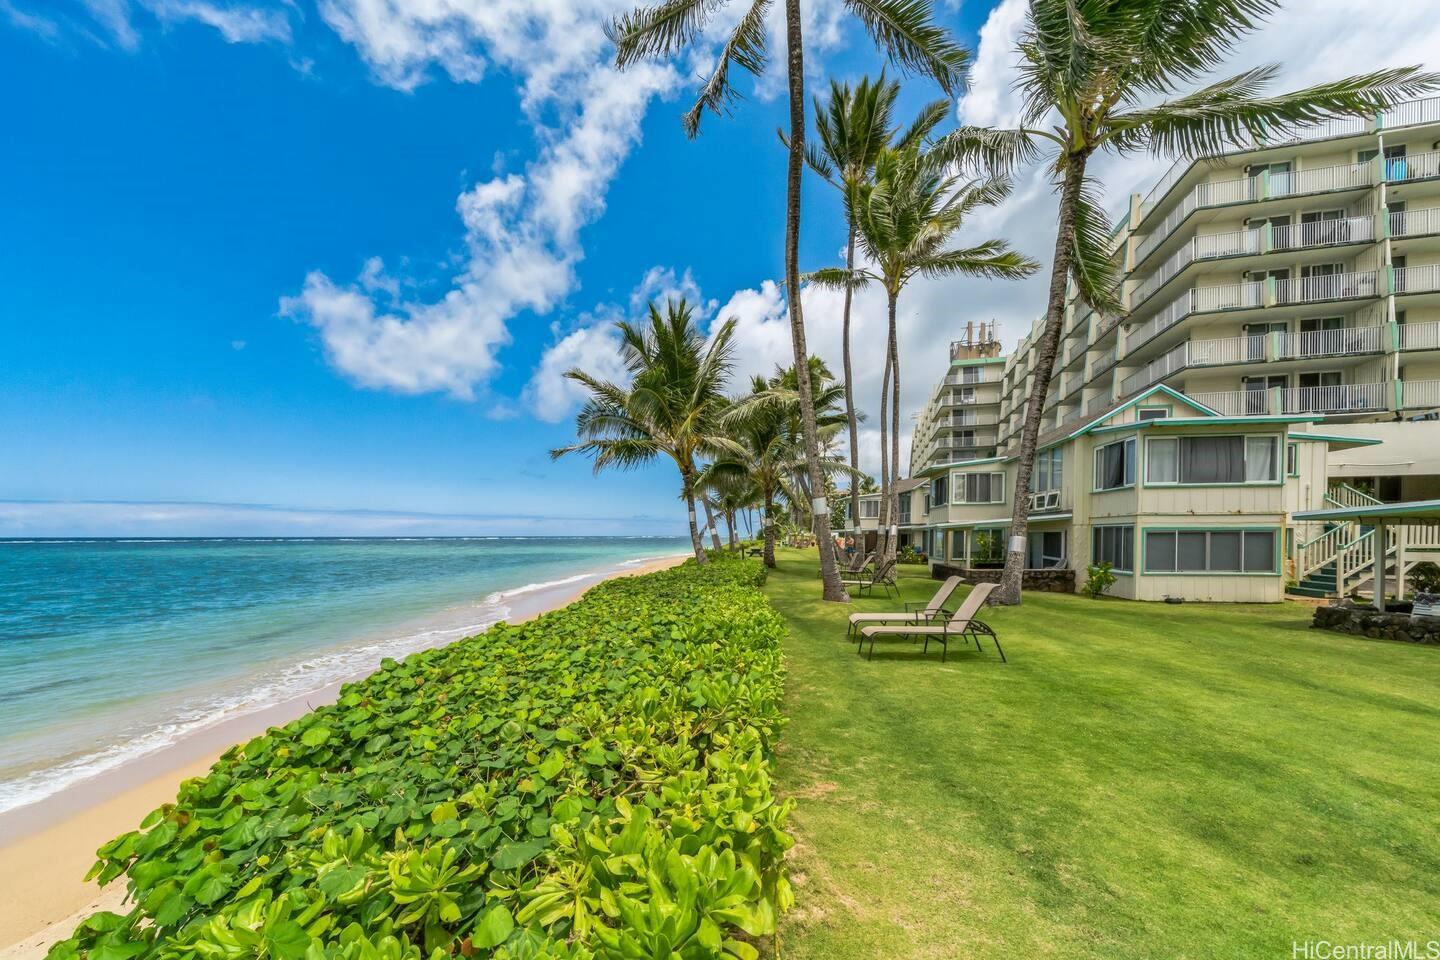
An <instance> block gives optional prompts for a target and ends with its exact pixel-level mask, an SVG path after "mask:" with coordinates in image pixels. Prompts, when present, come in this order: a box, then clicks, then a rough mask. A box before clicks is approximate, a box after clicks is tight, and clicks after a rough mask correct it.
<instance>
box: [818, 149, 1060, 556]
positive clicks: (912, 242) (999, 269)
mask: <svg viewBox="0 0 1440 960" xmlns="http://www.w3.org/2000/svg"><path fill="white" fill-rule="evenodd" d="M1009 193H1010V184H1009V183H1008V181H1005V180H999V179H990V180H972V181H969V182H965V181H963V180H962V179H961V178H960V177H959V176H957V175H955V174H953V173H950V172H948V171H947V170H946V167H945V164H944V162H943V159H942V158H940V157H939V156H937V155H936V154H934V153H931V152H929V151H926V150H925V149H923V148H922V147H921V145H920V144H918V143H912V144H910V145H909V146H905V147H902V148H899V149H892V148H888V147H887V148H886V149H884V150H881V151H880V154H879V155H878V156H877V157H876V160H875V174H874V179H873V181H869V182H862V183H859V184H857V186H856V187H855V189H854V190H853V191H851V193H850V194H848V197H847V199H848V206H849V210H848V213H849V217H850V221H851V222H852V223H854V224H855V228H856V231H857V232H858V234H859V237H860V245H861V250H862V251H863V252H864V254H865V255H866V257H867V258H868V259H869V260H870V261H871V262H872V263H873V264H874V266H873V268H872V267H865V268H862V269H858V270H856V269H839V268H835V269H831V270H821V271H817V272H816V273H813V274H811V275H810V279H811V280H812V281H813V282H818V283H822V284H827V285H832V286H843V287H845V288H846V289H850V288H853V287H855V286H857V285H861V284H866V283H871V282H874V283H879V284H880V285H881V286H882V287H883V288H884V290H885V297H886V305H887V311H886V312H887V318H888V337H887V344H886V350H885V373H884V377H883V379H882V385H881V391H880V448H881V453H880V492H881V498H880V504H881V510H880V524H881V528H882V529H881V534H880V542H881V544H882V549H883V550H884V555H885V557H886V558H887V559H888V558H890V557H893V556H894V553H895V549H896V539H897V538H896V537H894V536H893V535H892V534H893V531H892V530H891V521H890V518H892V517H898V516H899V496H898V490H897V487H896V482H897V481H898V480H899V479H900V351H899V336H898V330H897V324H896V307H897V305H898V303H899V300H900V293H901V291H902V290H904V289H905V286H906V284H908V283H909V282H910V281H911V280H913V279H914V278H915V277H917V276H924V277H927V278H932V279H933V278H938V277H949V276H978V277H995V278H1002V279H1006V280H1019V279H1022V278H1024V277H1028V276H1029V275H1030V274H1032V273H1034V272H1035V271H1036V270H1038V269H1039V267H1040V265H1039V264H1038V263H1036V262H1035V261H1034V260H1031V259H1030V258H1029V257H1027V256H1025V255H1023V254H1020V253H1016V252H1015V251H1014V250H1011V249H1010V245H1009V244H1008V243H1007V242H1006V241H1004V240H986V241H984V242H982V243H979V244H977V245H975V246H973V247H962V248H958V249H950V248H949V245H950V241H951V238H952V237H954V235H955V233H956V232H957V231H958V230H959V229H960V228H961V226H962V225H963V224H964V222H965V218H966V217H967V216H968V215H969V214H970V213H971V212H972V211H973V210H975V209H976V208H978V207H981V206H987V205H991V204H996V203H999V202H1000V201H1001V200H1003V199H1005V197H1006V196H1008V195H1009ZM887 394H888V396H887ZM887 406H888V408H889V415H890V422H889V423H888V424H887V423H886V421H885V417H886V408H887Z"/></svg>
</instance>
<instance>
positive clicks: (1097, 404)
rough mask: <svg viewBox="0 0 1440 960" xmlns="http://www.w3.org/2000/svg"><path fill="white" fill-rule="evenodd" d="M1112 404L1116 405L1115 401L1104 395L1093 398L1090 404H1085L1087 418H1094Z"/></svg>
mask: <svg viewBox="0 0 1440 960" xmlns="http://www.w3.org/2000/svg"><path fill="white" fill-rule="evenodd" d="M1112 403H1114V401H1113V400H1111V399H1110V398H1109V397H1107V396H1104V395H1101V396H1098V397H1091V398H1090V402H1089V403H1087V404H1085V416H1087V417H1093V416H1094V415H1095V414H1097V413H1099V412H1100V411H1101V410H1104V409H1105V408H1106V407H1108V406H1110V404H1112Z"/></svg>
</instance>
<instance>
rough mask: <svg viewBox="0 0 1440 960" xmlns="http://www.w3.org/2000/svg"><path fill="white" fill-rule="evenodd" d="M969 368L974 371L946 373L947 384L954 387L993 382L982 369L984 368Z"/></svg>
mask: <svg viewBox="0 0 1440 960" xmlns="http://www.w3.org/2000/svg"><path fill="white" fill-rule="evenodd" d="M967 369H968V370H970V371H973V372H970V373H965V372H957V373H950V374H946V375H945V383H946V385H947V386H952V387H955V386H966V387H970V386H974V385H975V384H979V383H991V382H993V381H991V380H990V379H989V378H988V377H986V376H985V371H984V370H982V369H980V368H979V367H969V368H967Z"/></svg>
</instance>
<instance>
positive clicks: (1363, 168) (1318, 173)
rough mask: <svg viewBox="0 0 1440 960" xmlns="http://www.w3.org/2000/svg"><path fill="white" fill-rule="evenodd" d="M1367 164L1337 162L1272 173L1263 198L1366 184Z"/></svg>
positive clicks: (1363, 185) (1369, 174) (1368, 178)
mask: <svg viewBox="0 0 1440 960" xmlns="http://www.w3.org/2000/svg"><path fill="white" fill-rule="evenodd" d="M1371 170H1372V168H1371V165H1370V163H1369V162H1368V161H1367V162H1365V163H1341V164H1337V165H1335V166H1333V167H1316V168H1315V169H1313V170H1291V171H1290V172H1288V173H1272V174H1270V176H1269V185H1268V186H1267V187H1266V190H1265V196H1266V197H1293V196H1296V195H1297V194H1302V193H1327V192H1329V191H1331V190H1349V189H1352V188H1354V187H1368V186H1369V185H1370V183H1371V178H1372V174H1371Z"/></svg>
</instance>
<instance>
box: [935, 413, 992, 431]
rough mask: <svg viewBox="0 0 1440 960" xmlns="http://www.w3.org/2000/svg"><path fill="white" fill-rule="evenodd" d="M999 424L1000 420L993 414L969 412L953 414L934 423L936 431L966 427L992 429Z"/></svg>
mask: <svg viewBox="0 0 1440 960" xmlns="http://www.w3.org/2000/svg"><path fill="white" fill-rule="evenodd" d="M998 422H999V418H998V417H997V416H996V415H995V414H993V413H976V412H975V411H973V410H967V411H965V412H964V413H952V414H950V415H949V416H945V417H937V418H936V419H935V420H934V421H933V422H932V423H931V428H932V429H934V430H952V429H956V428H964V427H992V426H994V425H995V424H996V423H998Z"/></svg>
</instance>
